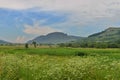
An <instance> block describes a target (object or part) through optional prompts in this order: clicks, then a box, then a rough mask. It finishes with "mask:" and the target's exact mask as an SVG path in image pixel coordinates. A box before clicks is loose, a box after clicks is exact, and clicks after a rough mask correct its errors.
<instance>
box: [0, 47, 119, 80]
mask: <svg viewBox="0 0 120 80" xmlns="http://www.w3.org/2000/svg"><path fill="white" fill-rule="evenodd" d="M0 80H120V49H117V48H114V49H112V48H110V49H108V48H106V49H97V48H60V47H53V48H52V47H51V48H47V47H41V48H28V49H25V48H24V47H22V46H21V47H19V46H1V47H0Z"/></svg>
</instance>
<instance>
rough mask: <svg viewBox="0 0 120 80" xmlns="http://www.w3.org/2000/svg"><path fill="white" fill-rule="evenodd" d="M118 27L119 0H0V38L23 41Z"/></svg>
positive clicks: (81, 34)
mask: <svg viewBox="0 0 120 80" xmlns="http://www.w3.org/2000/svg"><path fill="white" fill-rule="evenodd" d="M119 26H120V0H0V39H2V40H7V41H11V42H26V41H27V40H29V39H33V38H34V37H37V36H40V35H46V34H48V33H51V32H64V33H67V34H69V35H76V36H88V35H90V34H93V33H96V32H99V31H102V30H104V29H106V28H108V27H119Z"/></svg>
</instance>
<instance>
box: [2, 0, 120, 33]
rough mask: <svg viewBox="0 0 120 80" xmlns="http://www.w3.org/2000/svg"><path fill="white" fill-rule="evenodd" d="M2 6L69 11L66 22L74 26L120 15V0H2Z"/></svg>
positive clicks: (116, 18)
mask: <svg viewBox="0 0 120 80" xmlns="http://www.w3.org/2000/svg"><path fill="white" fill-rule="evenodd" d="M0 7H3V8H12V9H28V8H33V7H38V8H40V10H45V11H60V12H62V13H66V12H68V13H71V15H70V16H69V20H68V21H67V23H64V24H66V25H71V24H72V25H73V26H76V25H79V26H84V25H87V24H89V23H90V24H91V23H97V22H99V20H101V19H102V20H104V19H107V21H108V22H109V23H112V22H114V21H116V20H117V21H118V20H119V17H120V16H119V14H120V0H0ZM29 28H30V27H29ZM31 28H32V27H31ZM34 29H35V28H34ZM36 29H38V28H36ZM28 32H29V31H28Z"/></svg>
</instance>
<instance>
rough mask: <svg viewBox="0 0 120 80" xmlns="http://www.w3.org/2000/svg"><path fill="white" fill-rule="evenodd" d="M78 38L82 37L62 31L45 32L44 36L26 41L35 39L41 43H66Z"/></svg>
mask: <svg viewBox="0 0 120 80" xmlns="http://www.w3.org/2000/svg"><path fill="white" fill-rule="evenodd" d="M78 39H82V37H77V36H70V35H67V34H65V33H62V32H54V33H50V34H47V35H45V36H39V37H36V38H35V39H33V40H30V41H28V43H32V42H33V41H36V42H37V43H41V44H58V43H66V42H71V41H77V40H78Z"/></svg>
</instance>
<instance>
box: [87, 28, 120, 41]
mask: <svg viewBox="0 0 120 80" xmlns="http://www.w3.org/2000/svg"><path fill="white" fill-rule="evenodd" d="M118 40H120V28H115V27H110V28H108V29H106V30H104V31H102V32H99V33H95V34H92V35H90V36H88V38H87V41H95V42H116V41H118Z"/></svg>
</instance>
